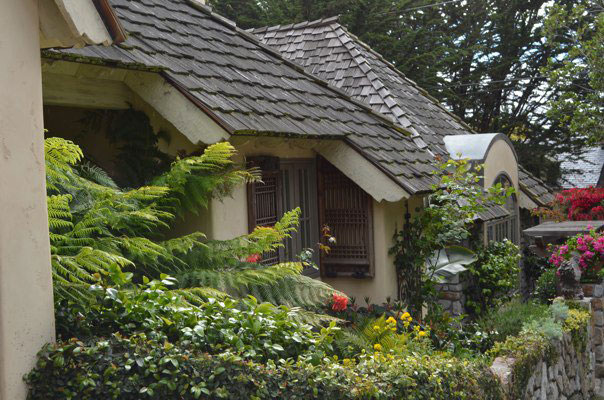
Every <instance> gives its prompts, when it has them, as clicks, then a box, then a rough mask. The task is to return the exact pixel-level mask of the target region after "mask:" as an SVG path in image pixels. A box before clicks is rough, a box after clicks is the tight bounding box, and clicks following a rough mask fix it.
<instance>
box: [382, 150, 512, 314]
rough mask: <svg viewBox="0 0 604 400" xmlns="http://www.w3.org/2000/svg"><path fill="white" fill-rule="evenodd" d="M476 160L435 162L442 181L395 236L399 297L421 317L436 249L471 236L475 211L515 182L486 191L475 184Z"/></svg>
mask: <svg viewBox="0 0 604 400" xmlns="http://www.w3.org/2000/svg"><path fill="white" fill-rule="evenodd" d="M480 169H481V167H480V166H473V165H472V164H471V163H470V162H469V161H468V160H464V159H462V160H448V161H446V162H443V163H441V164H440V165H439V173H440V175H439V177H440V183H439V184H437V185H434V187H433V190H434V192H433V193H432V194H430V195H429V196H428V205H427V206H426V207H424V208H423V209H421V210H417V213H416V215H415V217H414V218H413V220H411V221H408V222H407V223H406V224H405V226H404V228H403V229H402V230H401V231H399V232H397V233H396V234H395V236H394V246H393V247H392V248H391V249H390V254H392V255H394V264H395V268H396V271H397V280H398V282H397V283H398V292H399V297H400V298H401V299H402V300H403V301H405V302H406V303H407V305H408V306H409V308H410V309H411V310H413V312H414V314H415V317H416V318H421V317H422V315H421V310H422V309H423V307H424V305H427V306H428V311H429V312H430V311H431V310H432V309H433V308H434V307H435V306H436V302H437V299H438V294H437V293H436V290H435V283H436V282H435V279H434V272H435V268H434V267H433V266H431V265H430V261H431V260H434V261H436V262H437V260H438V258H434V254H438V252H442V250H443V249H445V248H447V247H449V246H451V245H457V244H459V243H461V242H462V241H463V240H466V239H469V238H470V237H471V227H472V225H473V223H474V221H475V219H476V216H477V214H478V213H479V212H480V211H482V210H484V209H485V206H486V205H487V204H489V202H496V203H500V204H503V203H504V202H505V198H506V197H507V196H510V195H511V194H512V192H513V190H514V189H513V188H508V189H506V188H505V187H503V186H502V185H501V184H497V185H494V186H493V187H491V188H489V191H488V192H486V193H485V192H484V191H483V189H482V187H481V186H480V185H479V181H480V178H479V177H478V171H480Z"/></svg>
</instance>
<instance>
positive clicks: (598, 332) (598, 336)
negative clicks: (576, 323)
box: [593, 327, 604, 344]
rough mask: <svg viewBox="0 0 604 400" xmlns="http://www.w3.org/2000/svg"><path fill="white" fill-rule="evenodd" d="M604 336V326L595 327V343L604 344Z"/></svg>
mask: <svg viewBox="0 0 604 400" xmlns="http://www.w3.org/2000/svg"><path fill="white" fill-rule="evenodd" d="M603 337H604V328H601V327H595V328H594V329H593V341H594V343H595V344H602V338H603Z"/></svg>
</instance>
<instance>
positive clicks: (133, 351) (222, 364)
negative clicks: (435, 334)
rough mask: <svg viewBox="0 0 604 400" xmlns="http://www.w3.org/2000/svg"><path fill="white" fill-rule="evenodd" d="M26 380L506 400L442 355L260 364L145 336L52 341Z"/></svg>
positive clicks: (316, 395)
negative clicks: (211, 353)
mask: <svg viewBox="0 0 604 400" xmlns="http://www.w3.org/2000/svg"><path fill="white" fill-rule="evenodd" d="M26 381H27V383H28V384H29V387H30V391H29V397H28V398H29V399H45V400H49V399H81V400H87V399H95V400H98V399H121V400H129V399H292V400H295V399H418V400H419V399H426V400H428V399H434V400H438V399H442V400H445V399H448V400H451V399H481V400H483V399H486V400H488V399H501V398H502V394H501V391H500V385H499V384H498V382H497V381H496V378H495V377H494V376H493V375H492V374H491V373H490V372H489V371H488V369H487V368H486V366H485V365H483V364H481V363H477V362H471V361H468V360H459V359H455V358H452V357H451V356H447V355H445V354H441V353H435V354H432V355H409V356H405V357H395V356H384V355H382V354H380V353H376V354H363V355H361V356H360V357H359V359H358V360H348V359H347V360H342V361H341V362H340V361H337V360H334V359H323V360H318V362H316V361H315V362H311V361H298V362H294V361H283V360H281V361H278V362H273V361H269V362H267V363H266V364H258V363H254V362H251V361H245V360H242V359H241V358H239V357H237V356H234V355H229V354H227V353H225V354H223V355H220V356H216V355H213V356H212V355H209V354H206V353H197V352H195V350H189V349H186V348H182V346H181V347H177V346H174V345H172V344H170V343H168V342H166V343H157V342H155V341H153V340H150V339H149V338H147V337H146V336H144V335H135V336H132V337H130V338H126V337H122V336H120V335H113V336H112V337H110V338H108V339H100V338H99V339H94V340H90V341H88V342H86V343H84V342H81V341H78V340H77V339H72V340H70V341H67V342H60V343H56V344H51V345H47V346H46V347H45V348H44V349H43V350H42V351H41V352H40V354H39V359H38V362H37V365H36V366H35V368H34V370H33V371H32V372H31V373H29V374H28V375H27V377H26Z"/></svg>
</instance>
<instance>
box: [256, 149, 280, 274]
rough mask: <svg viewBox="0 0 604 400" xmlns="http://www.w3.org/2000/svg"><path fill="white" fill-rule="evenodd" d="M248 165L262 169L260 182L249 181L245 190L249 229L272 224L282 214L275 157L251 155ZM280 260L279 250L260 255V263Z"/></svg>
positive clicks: (266, 263) (277, 161) (270, 263)
mask: <svg viewBox="0 0 604 400" xmlns="http://www.w3.org/2000/svg"><path fill="white" fill-rule="evenodd" d="M248 167H256V168H259V169H260V170H261V171H262V182H255V183H250V184H249V185H248V191H247V199H248V201H247V204H248V225H249V231H250V232H251V231H253V230H254V229H255V228H256V227H257V226H273V225H275V223H276V222H277V221H279V219H280V218H281V216H282V215H283V211H282V207H281V173H280V171H279V159H278V158H276V157H253V158H249V159H248ZM279 260H280V257H279V251H278V250H275V251H271V252H268V253H265V254H263V255H262V261H261V262H262V264H264V265H273V264H277V263H278V262H279Z"/></svg>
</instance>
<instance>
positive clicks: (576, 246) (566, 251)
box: [549, 231, 604, 279]
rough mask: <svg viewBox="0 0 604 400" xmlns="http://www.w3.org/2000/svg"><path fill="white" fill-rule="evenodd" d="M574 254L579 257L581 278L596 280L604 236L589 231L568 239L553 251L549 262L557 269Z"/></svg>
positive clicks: (599, 268)
mask: <svg viewBox="0 0 604 400" xmlns="http://www.w3.org/2000/svg"><path fill="white" fill-rule="evenodd" d="M575 253H576V254H577V255H578V256H579V267H580V268H581V270H582V272H583V276H584V277H586V278H587V279H594V278H596V277H597V273H598V272H599V271H600V270H601V269H602V264H603V263H604V234H601V233H596V232H595V231H591V232H589V233H587V234H579V235H577V236H574V237H572V238H570V239H568V240H567V241H566V243H564V244H563V245H561V246H558V247H556V248H555V249H554V251H553V252H552V254H551V256H550V258H549V262H550V263H551V264H552V265H554V266H555V267H556V268H558V267H560V265H562V262H564V261H565V260H569V259H571V257H572V256H573V254H575Z"/></svg>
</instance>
